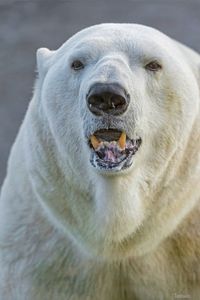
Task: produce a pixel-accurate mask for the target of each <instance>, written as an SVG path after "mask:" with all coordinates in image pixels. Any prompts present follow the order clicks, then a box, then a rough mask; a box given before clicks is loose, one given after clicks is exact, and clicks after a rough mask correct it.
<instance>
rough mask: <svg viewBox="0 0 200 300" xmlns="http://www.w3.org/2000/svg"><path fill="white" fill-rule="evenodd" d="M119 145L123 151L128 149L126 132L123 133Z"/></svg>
mask: <svg viewBox="0 0 200 300" xmlns="http://www.w3.org/2000/svg"><path fill="white" fill-rule="evenodd" d="M118 144H119V146H120V148H121V149H125V147H126V133H125V132H122V134H121V136H120V138H119V140H118Z"/></svg>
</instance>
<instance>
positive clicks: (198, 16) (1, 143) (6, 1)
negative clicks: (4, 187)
mask: <svg viewBox="0 0 200 300" xmlns="http://www.w3.org/2000/svg"><path fill="white" fill-rule="evenodd" d="M103 22H128V23H142V24H145V25H149V26H153V27H156V28H157V29H159V30H161V31H163V32H165V33H166V34H168V35H170V36H171V37H173V38H175V39H177V40H179V41H181V42H182V43H185V44H187V45H188V46H190V47H192V48H194V49H195V50H197V51H199V52H200V0H196V1H195V0H154V1H153V0H52V1H50V0H41V1H39V0H15V1H14V0H13V1H12V0H0V185H1V183H2V181H3V178H4V177H5V174H6V163H7V158H8V155H9V151H10V147H11V145H12V143H13V141H14V139H15V136H16V134H17V131H18V129H19V126H20V124H21V122H22V120H23V117H24V114H25V112H26V109H27V106H28V103H29V101H30V99H31V96H32V90H33V83H34V77H35V68H36V66H35V52H36V49H37V48H39V47H49V48H50V49H56V48H58V47H59V46H60V45H61V44H62V43H63V42H64V41H65V40H66V39H68V38H69V37H70V36H71V35H73V34H74V33H76V32H77V31H79V30H80V29H82V28H84V27H87V26H90V25H93V24H97V23H103ZM22 163H23V162H22ZM16 176H17V170H16Z"/></svg>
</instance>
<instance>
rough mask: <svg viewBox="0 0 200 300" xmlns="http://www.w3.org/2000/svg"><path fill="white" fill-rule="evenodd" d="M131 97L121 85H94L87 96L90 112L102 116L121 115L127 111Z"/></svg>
mask: <svg viewBox="0 0 200 300" xmlns="http://www.w3.org/2000/svg"><path fill="white" fill-rule="evenodd" d="M129 98H130V97H129V95H128V94H127V93H126V91H125V89H124V88H123V87H121V86H120V85H119V84H114V83H113V84H104V83H96V84H94V85H93V86H92V87H91V88H90V90H89V93H88V95H87V104H88V108H89V110H90V111H91V112H92V113H93V114H95V115H97V116H100V115H102V114H104V113H106V114H110V115H121V114H122V113H124V112H125V111H126V110H127V107H128V104H129Z"/></svg>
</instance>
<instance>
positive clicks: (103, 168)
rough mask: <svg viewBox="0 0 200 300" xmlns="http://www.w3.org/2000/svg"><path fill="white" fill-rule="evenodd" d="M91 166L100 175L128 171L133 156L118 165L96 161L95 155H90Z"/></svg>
mask: <svg viewBox="0 0 200 300" xmlns="http://www.w3.org/2000/svg"><path fill="white" fill-rule="evenodd" d="M90 163H91V165H92V166H93V167H94V168H95V169H96V170H97V171H98V172H100V173H106V174H116V173H119V172H122V171H125V170H127V169H129V168H130V167H131V166H132V164H133V155H130V156H128V157H127V158H126V159H124V160H123V161H121V162H120V163H118V164H115V163H112V162H110V163H106V162H103V161H101V160H100V159H98V157H97V156H96V155H95V153H91V157H90Z"/></svg>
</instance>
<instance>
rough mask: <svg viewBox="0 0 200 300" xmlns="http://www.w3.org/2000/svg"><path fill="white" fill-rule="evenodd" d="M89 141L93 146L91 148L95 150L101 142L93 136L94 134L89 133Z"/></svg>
mask: <svg viewBox="0 0 200 300" xmlns="http://www.w3.org/2000/svg"><path fill="white" fill-rule="evenodd" d="M90 141H91V143H92V146H93V148H94V149H95V150H96V149H97V148H98V147H99V146H100V144H101V142H100V141H99V140H98V139H97V138H96V136H94V135H91V138H90Z"/></svg>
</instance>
